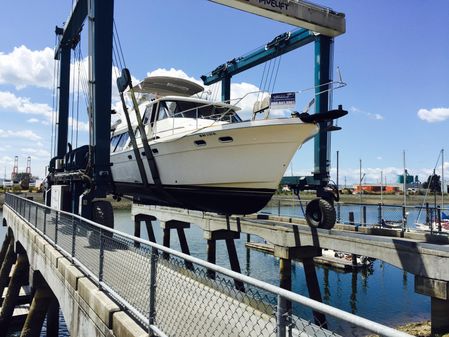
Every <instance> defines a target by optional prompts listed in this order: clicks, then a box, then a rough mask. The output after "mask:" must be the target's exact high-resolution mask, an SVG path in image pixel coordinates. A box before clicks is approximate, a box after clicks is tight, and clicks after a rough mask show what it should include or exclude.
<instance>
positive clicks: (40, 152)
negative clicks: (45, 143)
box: [20, 148, 50, 159]
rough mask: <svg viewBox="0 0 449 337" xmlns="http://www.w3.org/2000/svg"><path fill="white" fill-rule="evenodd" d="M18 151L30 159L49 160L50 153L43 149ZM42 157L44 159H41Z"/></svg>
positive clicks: (22, 149)
mask: <svg viewBox="0 0 449 337" xmlns="http://www.w3.org/2000/svg"><path fill="white" fill-rule="evenodd" d="M20 151H22V153H23V154H24V155H27V156H31V158H32V159H48V158H50V152H48V151H47V150H45V149H39V148H37V149H36V148H21V149H20ZM42 157H44V158H42Z"/></svg>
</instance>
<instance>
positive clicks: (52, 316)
mask: <svg viewBox="0 0 449 337" xmlns="http://www.w3.org/2000/svg"><path fill="white" fill-rule="evenodd" d="M53 297H54V296H53ZM58 336H59V303H58V300H57V299H56V297H54V298H53V299H52V300H51V301H50V305H49V307H48V311H47V336H46V337H58Z"/></svg>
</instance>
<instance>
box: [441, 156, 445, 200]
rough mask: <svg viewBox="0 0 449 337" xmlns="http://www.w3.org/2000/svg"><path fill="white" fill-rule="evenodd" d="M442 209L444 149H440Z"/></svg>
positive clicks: (442, 197)
mask: <svg viewBox="0 0 449 337" xmlns="http://www.w3.org/2000/svg"><path fill="white" fill-rule="evenodd" d="M443 208H444V149H441V209H443Z"/></svg>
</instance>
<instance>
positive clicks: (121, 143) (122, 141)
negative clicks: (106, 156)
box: [114, 132, 129, 152]
mask: <svg viewBox="0 0 449 337" xmlns="http://www.w3.org/2000/svg"><path fill="white" fill-rule="evenodd" d="M128 138H129V135H128V132H125V133H122V134H121V135H120V139H119V141H118V142H117V146H116V147H115V150H114V152H118V151H122V150H123V148H124V147H125V144H126V142H127V141H128Z"/></svg>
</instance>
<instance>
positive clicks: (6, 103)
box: [0, 91, 52, 119]
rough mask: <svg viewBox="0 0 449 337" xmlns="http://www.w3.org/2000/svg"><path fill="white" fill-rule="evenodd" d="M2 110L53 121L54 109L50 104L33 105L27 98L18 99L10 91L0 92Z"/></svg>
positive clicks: (0, 107)
mask: <svg viewBox="0 0 449 337" xmlns="http://www.w3.org/2000/svg"><path fill="white" fill-rule="evenodd" d="M0 109H4V110H11V111H14V112H20V113H24V114H32V115H41V116H45V117H46V118H47V119H51V115H52V109H51V107H50V106H49V105H48V104H44V103H33V102H31V100H30V99H29V98H27V97H18V96H16V95H14V94H13V93H11V92H9V91H0Z"/></svg>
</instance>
